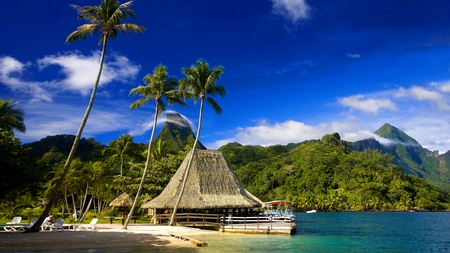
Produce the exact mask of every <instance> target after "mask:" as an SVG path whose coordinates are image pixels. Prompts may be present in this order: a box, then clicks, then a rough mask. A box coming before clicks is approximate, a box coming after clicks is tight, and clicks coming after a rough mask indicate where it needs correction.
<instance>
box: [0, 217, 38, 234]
mask: <svg viewBox="0 0 450 253" xmlns="http://www.w3.org/2000/svg"><path fill="white" fill-rule="evenodd" d="M36 221H37V219H33V220H31V221H30V222H28V224H27V225H20V224H16V225H13V224H9V225H6V226H4V227H3V229H4V230H6V231H8V232H11V231H25V230H26V229H29V228H31V227H32V226H33V225H34V224H35V223H36Z"/></svg>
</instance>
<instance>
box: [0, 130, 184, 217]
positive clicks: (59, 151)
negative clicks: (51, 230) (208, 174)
mask: <svg viewBox="0 0 450 253" xmlns="http://www.w3.org/2000/svg"><path fill="white" fill-rule="evenodd" d="M74 138H75V137H74V136H73V135H57V136H52V137H46V138H44V139H42V140H40V141H37V142H33V143H30V144H26V145H21V143H20V140H19V139H17V138H14V137H13V134H12V132H9V131H2V132H1V135H0V152H1V153H2V158H1V159H0V172H1V179H2V180H0V181H1V182H2V183H0V192H1V196H0V199H1V200H2V201H1V204H0V210H2V212H3V214H4V215H6V216H7V217H12V216H14V215H21V216H23V217H24V218H27V217H38V216H39V215H40V214H41V213H42V211H43V204H45V202H46V200H47V199H48V198H49V196H50V194H51V193H52V190H53V188H54V186H55V182H56V180H57V179H58V178H59V175H60V173H61V171H62V169H63V167H64V163H65V160H66V159H67V155H68V152H69V151H68V150H67V149H65V148H64V147H66V146H67V145H66V144H68V143H70V142H71V141H73V139H74ZM120 139H122V138H120V137H119V139H118V140H114V141H111V142H110V143H109V145H108V146H107V147H105V146H104V145H102V144H100V143H98V142H95V140H93V139H87V140H86V139H81V142H80V149H79V151H80V156H76V158H75V159H74V161H73V162H72V164H71V167H70V170H69V173H68V174H67V175H66V178H65V180H64V185H63V187H62V188H63V189H62V190H61V191H60V192H59V196H58V198H57V202H56V203H55V206H54V208H53V211H52V213H54V214H58V215H61V216H62V215H63V213H64V214H65V215H64V216H70V214H72V213H74V210H75V208H76V209H77V210H80V209H81V210H82V211H87V209H86V208H85V207H87V206H88V204H89V202H91V203H90V206H91V208H93V209H91V211H90V212H91V214H90V215H95V214H94V213H96V212H113V213H114V214H117V213H118V210H117V208H116V209H115V210H110V209H108V207H107V204H108V203H110V202H111V201H112V200H113V199H114V198H115V197H117V194H118V193H121V192H128V193H130V194H135V192H136V191H137V188H138V186H139V182H140V179H141V176H142V171H143V169H144V166H143V165H144V163H145V158H146V147H147V145H145V144H139V143H134V142H132V138H130V140H131V143H129V145H127V148H126V150H123V149H122V150H121V149H120V148H119V147H120V145H117V143H118V142H119V140H120ZM167 146H168V145H165V144H164V143H159V144H158V145H155V148H154V150H153V152H152V154H153V157H155V159H154V160H153V162H152V164H151V168H150V170H149V173H148V176H147V178H146V181H145V186H144V189H143V192H144V194H143V196H142V198H141V199H140V200H141V201H140V204H142V203H143V202H144V201H146V200H148V199H149V198H151V197H154V196H156V195H158V194H159V193H160V192H161V191H162V189H163V188H164V187H165V186H166V185H167V183H168V182H169V180H170V178H171V177H172V175H173V174H174V173H175V171H176V170H177V168H178V167H179V166H180V164H181V162H182V161H183V159H184V157H185V156H186V153H185V152H184V151H179V152H178V151H174V150H170V149H168V148H167ZM37 149H39V151H38V150H37ZM122 151H123V152H122ZM37 153H41V154H42V155H40V156H39V157H36V154H37ZM86 154H92V155H91V156H87V155H86ZM101 154H104V155H103V156H102V155H101ZM118 154H122V155H118ZM122 158H123V159H124V160H123V161H124V162H123V164H122V162H121V160H122ZM121 170H122V172H123V175H121ZM81 215H83V213H82V214H81Z"/></svg>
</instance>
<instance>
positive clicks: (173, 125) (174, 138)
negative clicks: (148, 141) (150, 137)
mask: <svg viewBox="0 0 450 253" xmlns="http://www.w3.org/2000/svg"><path fill="white" fill-rule="evenodd" d="M161 139H162V140H164V141H166V142H169V143H171V144H172V148H173V149H174V150H184V149H185V147H186V145H189V146H192V145H194V141H195V135H194V132H192V129H191V126H190V125H189V122H188V121H187V120H186V119H185V118H183V117H181V115H180V114H178V113H168V114H167V115H166V123H165V124H164V127H163V128H162V129H161V132H160V133H159V134H158V136H157V137H156V139H155V142H158V140H161ZM197 148H198V149H206V147H205V146H203V144H202V143H201V142H200V141H199V142H198V146H197Z"/></svg>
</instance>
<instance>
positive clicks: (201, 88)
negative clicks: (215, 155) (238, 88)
mask: <svg viewBox="0 0 450 253" xmlns="http://www.w3.org/2000/svg"><path fill="white" fill-rule="evenodd" d="M183 73H184V75H185V76H186V77H185V78H183V79H182V80H181V81H180V88H181V89H186V90H187V91H188V93H189V94H190V96H191V97H193V98H194V103H197V101H198V100H200V112H199V117H198V127H197V135H196V137H195V141H194V145H193V146H192V151H191V154H190V155H191V156H190V157H189V161H188V165H187V168H186V171H185V173H184V176H183V182H182V185H181V191H180V195H179V196H178V199H177V201H176V202H175V206H174V208H173V212H172V216H171V218H170V223H169V226H171V225H173V220H174V218H175V214H176V212H177V209H178V205H179V204H180V201H181V197H182V196H183V192H184V188H185V187H186V179H187V177H188V175H189V170H190V169H191V164H192V160H193V158H194V154H195V148H196V147H197V144H198V140H199V139H200V129H201V127H202V117H203V105H204V102H205V99H206V102H208V104H209V105H210V106H211V107H212V109H213V110H214V112H215V113H216V114H218V115H220V114H221V113H222V108H220V106H219V104H218V103H217V102H216V101H215V100H214V99H212V98H211V96H214V95H219V96H221V97H225V93H226V92H225V87H223V86H222V85H216V81H217V80H218V79H219V78H220V75H221V74H223V67H222V66H218V67H214V68H212V69H210V68H209V65H208V63H207V62H205V61H203V60H198V61H197V65H192V66H191V68H183Z"/></svg>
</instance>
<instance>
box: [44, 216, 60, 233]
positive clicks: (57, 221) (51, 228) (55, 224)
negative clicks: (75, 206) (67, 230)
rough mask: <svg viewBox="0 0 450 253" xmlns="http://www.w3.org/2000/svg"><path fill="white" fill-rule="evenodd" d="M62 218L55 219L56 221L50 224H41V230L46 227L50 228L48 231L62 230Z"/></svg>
mask: <svg viewBox="0 0 450 253" xmlns="http://www.w3.org/2000/svg"><path fill="white" fill-rule="evenodd" d="M63 225H64V219H56V221H55V222H54V223H53V224H51V225H46V224H42V226H41V229H42V230H46V229H50V231H53V230H58V229H59V230H64V227H63Z"/></svg>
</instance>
